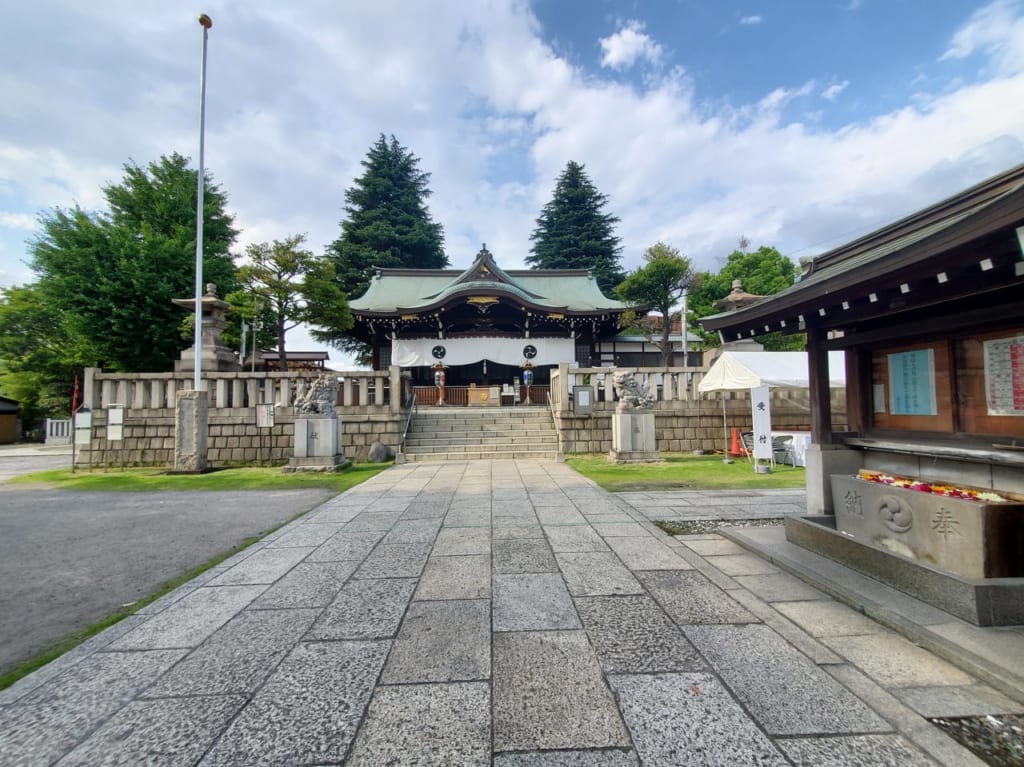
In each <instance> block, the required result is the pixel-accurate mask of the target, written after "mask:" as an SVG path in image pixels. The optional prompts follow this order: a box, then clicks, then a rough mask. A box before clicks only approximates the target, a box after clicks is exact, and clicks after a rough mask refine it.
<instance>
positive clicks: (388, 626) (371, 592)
mask: <svg viewBox="0 0 1024 767" xmlns="http://www.w3.org/2000/svg"><path fill="white" fill-rule="evenodd" d="M415 586H416V579H415V578H374V579H370V580H350V581H349V582H348V583H346V584H345V585H344V586H343V587H342V589H341V591H340V592H339V593H338V596H337V597H335V599H334V601H333V602H331V604H330V605H328V607H327V609H326V610H324V612H323V614H321V616H320V618H319V619H318V620H317V621H316V623H314V624H313V627H312V628H311V629H310V630H309V631H308V632H307V634H306V637H305V638H306V639H375V638H390V637H393V636H394V635H395V632H396V631H397V630H398V624H399V623H400V622H401V620H402V615H403V614H404V613H405V608H406V605H408V604H409V598H410V597H411V596H412V590H413V588H415Z"/></svg>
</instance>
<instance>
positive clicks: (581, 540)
mask: <svg viewBox="0 0 1024 767" xmlns="http://www.w3.org/2000/svg"><path fill="white" fill-rule="evenodd" d="M544 534H545V535H547V537H548V542H549V543H550V544H551V550H552V551H554V552H556V553H558V552H565V553H572V552H582V551H608V546H607V545H605V542H604V539H603V538H602V537H601V536H600V535H598V534H597V531H596V530H595V529H594V528H592V527H591V526H590V525H564V526H552V527H549V526H547V525H545V526H544Z"/></svg>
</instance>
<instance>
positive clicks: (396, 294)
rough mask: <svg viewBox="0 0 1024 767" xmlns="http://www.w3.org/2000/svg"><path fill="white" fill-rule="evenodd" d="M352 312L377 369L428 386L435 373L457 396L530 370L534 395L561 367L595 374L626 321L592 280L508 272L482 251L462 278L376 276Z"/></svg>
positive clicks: (582, 274) (581, 274)
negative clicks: (439, 371) (439, 369)
mask: <svg viewBox="0 0 1024 767" xmlns="http://www.w3.org/2000/svg"><path fill="white" fill-rule="evenodd" d="M350 307H351V310H352V314H353V316H354V318H355V325H354V327H353V328H352V330H351V331H350V333H351V335H353V336H354V337H356V338H359V339H360V340H362V341H365V342H367V343H368V344H369V345H370V347H371V349H372V361H373V367H374V369H376V370H384V369H387V368H388V367H389V366H391V365H397V366H399V367H401V368H403V369H407V370H409V371H411V373H412V376H413V384H414V385H416V386H432V385H433V381H434V370H435V366H437V365H438V364H440V365H443V366H444V367H445V374H446V377H447V385H448V386H456V387H458V386H498V385H506V384H508V385H512V384H515V383H517V382H519V381H520V380H521V372H522V369H523V368H524V366H526V363H528V362H529V363H530V364H531V365H532V366H533V371H534V381H535V383H536V384H537V386H538V387H543V386H546V385H547V383H548V381H549V374H550V371H551V369H552V368H553V367H557V366H558V365H559V364H560V363H569V364H573V363H575V364H576V365H579V366H580V367H591V366H597V365H599V364H600V363H601V355H600V349H601V344H602V342H603V341H607V340H608V339H610V338H613V337H614V336H615V335H616V334H617V333H618V332H619V326H618V322H619V316H620V315H621V314H623V313H624V312H625V311H627V307H626V305H625V304H623V303H622V302H620V301H616V300H614V299H611V298H608V297H607V296H605V295H604V294H603V293H602V292H601V289H600V288H599V287H598V284H597V281H596V280H595V278H594V275H593V273H592V272H590V271H589V270H586V269H522V270H510V271H507V272H506V271H504V270H503V269H501V268H500V267H499V266H498V265H497V264H496V263H495V261H494V256H493V255H492V254H491V252H490V251H488V250H487V247H486V246H484V247H482V248H481V250H480V252H479V253H478V254H477V256H476V258H475V260H474V261H473V263H472V265H471V266H470V267H469V268H468V269H465V270H464V271H459V270H454V269H383V268H382V269H378V270H377V272H376V274H375V275H374V276H373V278H372V279H371V281H370V285H369V287H368V288H367V290H366V292H365V293H364V294H363V295H362V296H361V297H359V298H357V299H354V300H352V301H351V302H350Z"/></svg>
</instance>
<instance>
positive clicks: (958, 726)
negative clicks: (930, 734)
mask: <svg viewBox="0 0 1024 767" xmlns="http://www.w3.org/2000/svg"><path fill="white" fill-rule="evenodd" d="M931 721H932V722H933V723H934V724H936V725H938V726H939V727H941V728H942V729H943V730H945V731H946V732H947V733H948V734H949V736H950V737H951V738H953V739H954V740H956V741H957V742H959V743H960V744H961V745H963V746H965V747H967V748H969V749H971V751H973V752H974V753H975V754H977V755H978V756H979V757H980V758H981V759H982V760H983V761H984V762H985V763H986V764H990V765H992V767H1021V765H1024V715H1021V714H999V715H995V716H992V715H989V716H966V717H962V718H957V719H939V718H936V719H932V720H931Z"/></svg>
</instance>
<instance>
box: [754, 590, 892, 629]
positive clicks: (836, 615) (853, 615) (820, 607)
mask: <svg viewBox="0 0 1024 767" xmlns="http://www.w3.org/2000/svg"><path fill="white" fill-rule="evenodd" d="M773 607H774V608H775V609H776V610H778V611H779V612H780V613H782V614H783V615H785V616H786V617H787V618H789V619H790V620H791V621H793V623H795V624H796V625H798V626H799V627H800V628H802V629H803V630H804V631H806V632H807V633H809V634H812V635H813V636H816V637H836V636H849V635H855V634H888V633H890V632H889V630H888V629H886V628H885V627H884V626H882V625H881V624H880V623H876V622H875V621H873V620H871V619H870V618H868V617H867V616H866V615H862V614H861V613H858V612H857V611H856V610H853V609H852V608H850V607H847V606H846V605H844V604H840V603H839V602H834V601H832V600H825V599H819V600H814V601H809V602H775V603H774V605H773Z"/></svg>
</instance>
